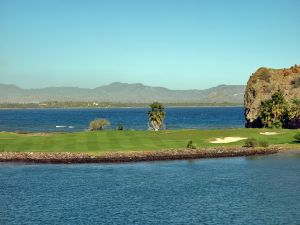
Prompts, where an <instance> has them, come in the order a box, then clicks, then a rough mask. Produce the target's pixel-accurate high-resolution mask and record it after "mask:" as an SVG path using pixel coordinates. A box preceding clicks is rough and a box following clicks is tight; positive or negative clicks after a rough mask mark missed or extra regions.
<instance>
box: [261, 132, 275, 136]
mask: <svg viewBox="0 0 300 225" xmlns="http://www.w3.org/2000/svg"><path fill="white" fill-rule="evenodd" d="M260 134H262V135H276V134H278V133H277V132H260Z"/></svg>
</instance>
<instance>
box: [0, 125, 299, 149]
mask: <svg viewBox="0 0 300 225" xmlns="http://www.w3.org/2000/svg"><path fill="white" fill-rule="evenodd" d="M270 131H271V132H276V135H262V134H261V133H262V132H270ZM296 132H298V131H297V130H287V129H272V130H270V129H246V128H240V129H226V130H221V129H220V130H161V131H157V132H153V131H130V130H124V131H110V130H107V131H106V130H104V131H94V132H76V133H27V134H18V133H11V132H0V152H46V153H51V152H71V153H89V154H93V155H98V154H101V153H107V152H133V151H139V152H143V151H162V150H168V149H184V148H186V146H187V143H188V141H189V140H192V141H193V143H194V144H195V145H196V146H197V148H214V147H242V146H243V145H244V143H245V140H240V141H237V142H231V143H220V144H215V143H210V141H213V140H215V139H216V138H225V137H241V138H255V139H257V140H258V141H266V142H268V143H269V144H270V145H271V146H273V145H276V146H280V147H287V148H300V144H299V143H297V142H295V139H294V138H293V136H294V135H295V134H296Z"/></svg>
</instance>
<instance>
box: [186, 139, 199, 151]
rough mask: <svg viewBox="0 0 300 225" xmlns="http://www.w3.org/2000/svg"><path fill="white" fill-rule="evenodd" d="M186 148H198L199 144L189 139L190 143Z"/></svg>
mask: <svg viewBox="0 0 300 225" xmlns="http://www.w3.org/2000/svg"><path fill="white" fill-rule="evenodd" d="M186 148H187V149H196V148H197V146H196V145H195V144H194V143H193V141H192V140H189V141H188V144H187V146H186Z"/></svg>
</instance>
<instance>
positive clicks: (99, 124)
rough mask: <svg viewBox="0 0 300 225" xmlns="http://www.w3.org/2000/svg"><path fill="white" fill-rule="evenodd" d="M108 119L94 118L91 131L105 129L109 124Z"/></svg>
mask: <svg viewBox="0 0 300 225" xmlns="http://www.w3.org/2000/svg"><path fill="white" fill-rule="evenodd" d="M109 125H110V122H109V121H108V120H107V119H94V120H93V121H91V122H90V131H96V130H103V129H104V127H105V126H109Z"/></svg>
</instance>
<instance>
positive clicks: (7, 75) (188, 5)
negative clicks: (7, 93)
mask: <svg viewBox="0 0 300 225" xmlns="http://www.w3.org/2000/svg"><path fill="white" fill-rule="evenodd" d="M299 12H300V1H299V0H226V1H225V0H177V1H176V0H26V1H25V0H0V83H11V84H16V85H19V86H21V87H24V88H36V87H47V86H80V87H91V88H93V87H97V86H100V85H105V84H109V83H111V82H115V81H119V82H128V83H137V82H140V83H144V84H146V85H153V86H164V87H168V88H172V89H191V88H195V89H203V88H209V87H212V86H216V85H219V84H245V83H246V82H247V80H248V77H249V76H250V75H251V73H253V72H255V70H256V69H257V68H258V67H261V66H266V67H273V68H282V67H290V66H292V65H294V64H300V13H299Z"/></svg>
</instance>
